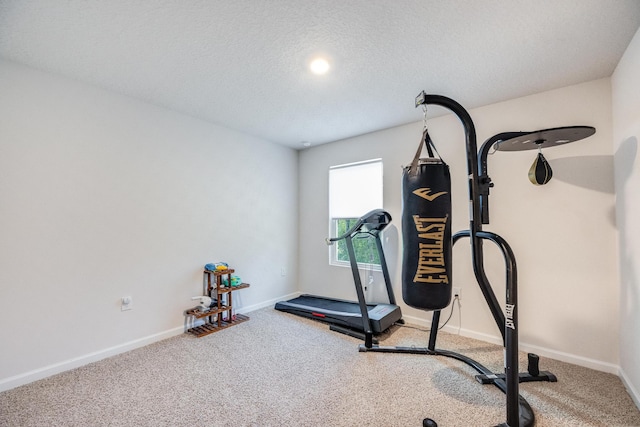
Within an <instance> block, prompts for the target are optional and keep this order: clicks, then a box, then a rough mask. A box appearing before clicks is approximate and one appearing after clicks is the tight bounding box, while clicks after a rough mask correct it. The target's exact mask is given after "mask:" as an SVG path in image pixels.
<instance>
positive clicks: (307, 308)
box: [275, 209, 404, 339]
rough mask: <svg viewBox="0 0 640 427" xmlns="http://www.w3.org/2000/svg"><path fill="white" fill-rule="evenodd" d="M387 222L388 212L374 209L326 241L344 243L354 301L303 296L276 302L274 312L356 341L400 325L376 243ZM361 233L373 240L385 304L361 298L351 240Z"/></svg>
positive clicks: (380, 244)
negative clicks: (325, 327) (314, 323)
mask: <svg viewBox="0 0 640 427" xmlns="http://www.w3.org/2000/svg"><path fill="white" fill-rule="evenodd" d="M390 222H391V215H390V214H389V213H388V212H386V211H384V210H382V209H375V210H372V211H370V212H368V213H366V214H365V215H364V216H362V217H360V218H358V221H357V222H356V223H355V224H354V225H353V226H352V227H351V228H350V229H349V230H347V231H346V232H345V233H344V234H343V235H341V236H338V237H332V238H327V239H326V241H327V244H328V245H332V244H334V243H335V242H337V241H339V240H344V241H345V243H346V245H347V252H348V254H349V263H350V265H351V272H352V273H353V280H354V284H355V287H356V294H357V295H358V301H348V300H341V299H334V298H327V297H321V296H315V295H308V294H305V295H301V296H299V297H297V298H294V299H291V300H289V301H280V302H278V303H276V306H275V309H276V310H279V311H284V312H287V313H292V314H296V315H298V316H302V317H307V318H310V319H316V320H320V321H323V322H326V323H329V324H330V329H331V330H332V331H336V332H340V333H343V334H347V335H350V336H353V337H356V338H360V339H364V338H365V336H367V334H368V336H371V334H380V333H382V332H384V331H385V330H387V329H388V328H390V327H391V326H392V325H393V324H394V323H396V322H398V323H404V321H403V320H402V312H401V311H400V307H398V306H397V305H396V300H395V296H394V294H393V288H392V287H391V279H390V278H389V270H388V269H387V262H386V260H385V257H384V251H383V250H382V242H381V240H380V232H382V230H384V229H385V227H386V226H387V225H389V223H390ZM365 234H366V235H369V236H371V237H373V238H374V240H375V242H376V249H377V250H378V255H379V256H380V266H381V268H382V275H383V277H384V282H385V285H386V288H387V295H388V297H389V303H388V304H386V303H380V304H368V303H367V302H366V300H365V297H364V291H363V287H362V280H361V278H360V271H359V270H358V263H357V261H356V256H355V251H354V249H353V241H352V239H354V238H357V237H365V236H363V235H365Z"/></svg>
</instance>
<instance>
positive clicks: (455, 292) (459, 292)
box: [453, 288, 462, 300]
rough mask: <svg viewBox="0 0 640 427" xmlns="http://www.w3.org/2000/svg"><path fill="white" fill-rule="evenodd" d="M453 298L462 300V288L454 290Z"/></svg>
mask: <svg viewBox="0 0 640 427" xmlns="http://www.w3.org/2000/svg"><path fill="white" fill-rule="evenodd" d="M453 297H454V298H455V297H458V300H461V299H462V288H453Z"/></svg>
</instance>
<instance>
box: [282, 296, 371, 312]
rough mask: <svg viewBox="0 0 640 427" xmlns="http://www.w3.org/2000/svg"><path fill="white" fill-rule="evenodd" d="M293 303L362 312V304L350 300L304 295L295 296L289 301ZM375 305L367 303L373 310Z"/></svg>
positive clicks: (331, 309) (368, 307) (369, 308)
mask: <svg viewBox="0 0 640 427" xmlns="http://www.w3.org/2000/svg"><path fill="white" fill-rule="evenodd" d="M288 302H289V303H291V304H299V305H308V306H313V307H316V308H318V309H323V310H328V311H341V312H343V313H355V314H360V306H359V305H358V303H353V302H348V301H336V300H331V299H325V298H314V297H311V296H306V295H302V296H300V297H298V298H294V299H292V300H289V301H288ZM374 307H375V305H371V304H369V305H367V309H368V310H371V309H372V308H374Z"/></svg>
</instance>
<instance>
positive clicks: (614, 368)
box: [404, 316, 620, 375]
mask: <svg viewBox="0 0 640 427" xmlns="http://www.w3.org/2000/svg"><path fill="white" fill-rule="evenodd" d="M404 318H405V319H407V320H408V321H410V322H411V323H414V324H417V325H420V326H423V327H427V328H429V327H431V322H430V321H428V320H425V319H422V318H418V317H413V316H404ZM442 330H443V331H445V332H448V333H451V334H457V335H461V336H463V337H467V338H473V339H476V340H479V341H484V342H488V343H491V344H497V345H502V337H500V336H497V335H489V334H484V333H480V332H476V331H472V330H469V329H463V328H458V327H457V326H451V325H446V326H445V327H443V328H442ZM518 349H519V350H520V351H526V352H528V353H535V354H537V355H538V356H543V357H548V358H550V359H555V360H559V361H561V362H567V363H571V364H573V365H577V366H583V367H585V368H590V369H595V370H596V371H601V372H606V373H609V374H614V375H620V367H619V366H618V365H614V364H613V363H608V362H602V361H600V360H595V359H589V358H587V357H582V356H577V355H575V354H570V353H565V352H562V351H557V350H552V349H549V348H545V347H540V346H536V345H531V344H527V343H524V342H520V343H519V345H518ZM542 362H544V361H542ZM542 368H544V367H542Z"/></svg>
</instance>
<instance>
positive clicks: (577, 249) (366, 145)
mask: <svg viewBox="0 0 640 427" xmlns="http://www.w3.org/2000/svg"><path fill="white" fill-rule="evenodd" d="M427 89H428V88H427ZM444 95H446V94H444ZM408 104H409V105H410V104H411V100H408ZM408 108H411V107H410V106H409V107H408ZM432 108H433V109H436V108H439V107H432ZM470 114H471V116H472V118H473V120H474V122H475V125H476V128H477V132H478V140H479V143H478V146H480V144H481V142H483V141H484V140H486V139H487V138H489V137H491V136H492V135H494V134H496V133H499V132H506V131H520V130H525V131H526V130H531V131H533V130H537V129H544V128H551V127H558V126H570V125H588V126H594V127H595V128H596V129H597V133H596V134H595V135H594V136H592V137H590V138H588V139H585V140H583V141H579V142H575V143H572V144H566V145H562V146H558V147H554V148H551V149H548V150H545V151H544V154H545V156H546V157H547V159H548V160H549V161H550V163H551V165H552V167H553V168H554V173H555V175H554V179H553V180H552V181H551V182H550V183H549V184H547V185H545V186H541V187H536V186H534V185H532V184H531V183H530V182H529V181H528V179H527V172H528V170H529V167H530V165H531V163H532V162H533V160H534V158H535V156H536V152H535V151H524V152H511V153H509V152H499V153H496V154H495V155H492V156H490V158H489V174H490V176H491V177H492V179H493V182H494V183H495V188H493V189H492V190H491V200H490V203H491V205H490V208H491V224H489V225H485V226H484V229H485V230H490V231H494V232H497V233H498V234H500V235H501V236H502V237H504V238H505V239H506V240H507V241H508V242H509V243H510V245H511V246H512V247H513V249H514V251H515V255H516V258H517V261H518V272H519V278H518V280H519V289H520V291H519V296H520V340H521V348H523V349H528V350H535V351H537V352H538V353H539V354H541V355H543V356H544V355H546V356H551V357H555V358H558V359H562V360H567V361H570V362H574V363H578V364H581V365H584V366H590V367H593V368H597V369H600V370H604V371H609V372H617V364H618V335H617V333H616V332H617V331H618V329H619V327H618V311H619V308H618V300H619V298H618V294H619V292H618V276H617V268H616V262H617V253H616V233H615V225H614V195H613V172H612V170H613V159H612V130H611V88H610V80H609V79H602V80H597V81H592V82H587V83H584V84H580V85H576V86H571V87H567V88H563V89H559V90H554V91H550V92H546V93H541V94H537V95H533V96H528V97H524V98H520V99H514V100H511V101H507V102H503V103H499V104H494V105H489V106H486V107H482V108H477V109H474V110H471V111H470ZM420 118H421V111H420V110H416V119H417V120H420ZM421 127H422V123H421V122H416V123H413V124H409V125H405V126H400V127H397V128H393V129H388V130H384V131H381V132H375V133H372V134H368V135H363V136H360V137H356V138H351V139H348V140H344V141H339V142H336V143H332V144H328V145H324V146H318V147H314V148H311V149H308V150H305V151H303V152H302V153H301V154H300V163H299V167H300V171H301V176H300V257H299V258H300V286H301V290H302V291H303V292H308V293H315V294H320V295H328V296H335V297H340V298H355V291H354V289H353V281H352V279H351V277H350V271H349V270H348V269H347V268H341V267H334V266H329V265H328V263H327V247H326V245H325V244H324V240H323V239H324V237H325V236H326V235H327V233H328V231H327V230H328V225H327V224H328V215H327V208H326V206H327V197H328V195H327V170H328V168H329V166H331V165H336V164H341V163H347V162H354V161H359V160H365V159H370V158H376V157H381V158H382V159H383V162H384V205H385V206H384V207H385V209H386V210H388V211H389V212H390V213H391V215H392V217H393V218H394V223H393V224H395V227H390V228H391V229H388V231H385V240H386V242H385V245H386V246H385V250H386V253H387V255H388V257H389V266H390V269H391V273H392V279H393V282H394V288H395V290H396V296H397V297H398V299H401V298H400V295H401V292H400V251H399V247H400V246H401V236H399V234H401V233H400V231H399V230H400V215H401V193H400V177H401V166H402V165H405V164H407V163H408V162H410V160H411V158H412V157H413V154H414V153H415V149H416V147H417V144H418V140H419V138H420V135H421ZM429 129H430V132H431V135H432V137H433V139H434V141H435V143H436V145H437V147H438V150H439V152H440V153H441V154H442V156H443V157H444V159H445V160H446V161H447V162H448V163H449V164H450V166H451V173H452V179H453V188H452V194H453V199H454V200H453V204H454V206H453V223H454V227H453V229H454V231H457V230H461V229H468V226H469V225H468V221H469V220H468V194H467V181H466V175H467V170H466V169H467V166H466V154H465V144H464V134H463V130H462V126H461V125H460V124H459V121H458V119H457V118H455V117H454V116H453V115H450V114H449V115H446V116H441V117H438V118H435V119H432V120H430V122H429ZM468 247H469V245H468V240H467V241H461V242H460V243H458V244H457V245H456V247H455V248H454V277H453V283H454V285H453V286H456V287H461V288H462V317H461V318H462V321H461V324H459V323H458V319H457V315H454V317H453V319H452V321H451V323H450V324H451V325H452V326H454V328H453V329H450V330H455V331H457V330H458V327H460V328H461V332H462V333H463V334H465V335H469V336H474V337H477V338H482V339H486V340H490V341H497V337H498V336H499V330H498V329H497V327H496V325H495V323H494V322H493V318H492V317H491V315H490V313H489V310H488V309H487V307H486V304H485V303H484V300H483V298H482V295H481V293H480V291H479V289H478V286H477V284H476V282H475V279H474V277H473V273H472V269H471V262H470V255H469V252H470V251H469V249H468ZM485 247H486V251H485V253H486V270H487V273H488V277H489V279H490V280H491V282H492V284H493V285H494V288H495V289H496V294H497V295H498V296H499V299H500V300H503V299H504V298H503V295H504V274H505V273H504V263H503V261H502V258H501V255H499V253H498V251H497V250H496V249H495V248H494V247H493V246H492V244H491V243H486V244H485ZM376 283H377V289H376V291H374V292H373V294H374V296H378V297H380V295H384V293H383V291H381V289H380V287H381V286H382V280H381V278H380V277H377V282H376ZM402 310H403V313H404V314H405V317H409V318H412V320H416V318H420V319H430V314H429V313H424V312H420V311H417V310H413V309H410V308H408V307H406V306H405V305H403V304H402ZM445 313H447V314H448V309H446V310H445ZM426 339H427V337H426V336H425V343H417V345H420V344H422V345H424V344H426Z"/></svg>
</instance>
